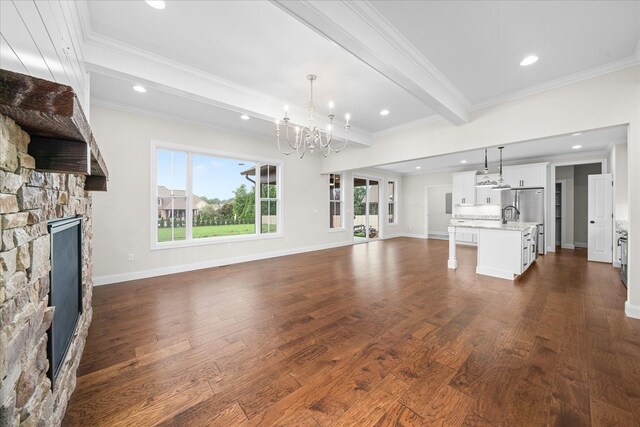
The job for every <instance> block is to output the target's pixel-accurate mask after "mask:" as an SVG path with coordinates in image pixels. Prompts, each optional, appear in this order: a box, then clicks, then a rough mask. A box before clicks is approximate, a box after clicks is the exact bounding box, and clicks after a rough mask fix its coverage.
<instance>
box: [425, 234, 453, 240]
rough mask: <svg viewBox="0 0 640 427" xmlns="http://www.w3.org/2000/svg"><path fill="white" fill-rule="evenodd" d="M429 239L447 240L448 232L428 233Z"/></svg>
mask: <svg viewBox="0 0 640 427" xmlns="http://www.w3.org/2000/svg"><path fill="white" fill-rule="evenodd" d="M429 239H438V240H449V233H429Z"/></svg>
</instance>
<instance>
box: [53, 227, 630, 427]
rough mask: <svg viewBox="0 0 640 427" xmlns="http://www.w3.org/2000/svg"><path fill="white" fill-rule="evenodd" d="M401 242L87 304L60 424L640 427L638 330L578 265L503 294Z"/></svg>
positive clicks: (569, 258)
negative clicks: (87, 319) (81, 347)
mask: <svg viewBox="0 0 640 427" xmlns="http://www.w3.org/2000/svg"><path fill="white" fill-rule="evenodd" d="M447 244H448V243H447V242H446V241H438V240H420V239H408V238H399V239H392V240H387V241H379V242H373V243H369V244H363V245H356V246H352V247H344V248H339V249H332V250H326V251H321V252H311V253H306V254H301V255H294V256H289V257H283V258H276V259H270V260H264V261H256V262H250V263H245V264H237V265H233V266H228V267H223V268H217V269H209V270H200V271H195V272H191V273H185V274H176V275H172V276H164V277H159V278H153V279H146V280H138V281H135V282H128V283H123V284H118V285H110V286H102V287H97V288H95V291H94V320H93V324H92V325H91V330H90V333H89V337H88V340H87V345H86V349H85V353H84V355H83V359H82V362H81V366H80V369H79V378H78V381H77V387H76V390H75V392H74V394H73V397H72V399H71V401H70V403H69V406H68V409H67V415H66V418H65V420H64V425H67V426H75V425H87V426H101V425H104V426H107V425H109V426H111V425H127V426H138V425H163V426H208V425H220V426H232V425H269V426H271V425H288V426H303V425H322V426H334V425H357V426H368V425H430V426H431V425H446V426H454V425H466V426H474V425H478V426H485V425H504V426H528V425H563V426H580V425H620V426H632V425H635V426H640V320H634V319H629V318H627V317H625V315H624V302H625V300H626V291H625V289H624V287H623V286H622V284H621V283H620V280H619V278H618V275H617V270H615V269H614V268H612V267H611V266H610V265H607V264H600V263H588V262H587V261H586V254H585V252H584V251H579V250H577V251H566V250H563V251H561V252H558V253H556V254H548V255H545V256H543V257H540V258H538V261H537V262H536V263H535V264H534V265H533V266H532V268H531V269H530V270H529V271H528V272H527V273H526V274H525V275H524V277H522V278H520V279H519V280H517V281H515V282H510V281H506V280H500V279H494V278H490V277H486V276H479V275H476V274H475V273H474V269H475V249H474V248H471V247H464V246H462V247H459V250H458V262H459V266H460V267H459V268H458V270H456V271H454V270H449V269H447V266H446V264H447V262H446V260H447Z"/></svg>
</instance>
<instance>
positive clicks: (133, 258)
mask: <svg viewBox="0 0 640 427" xmlns="http://www.w3.org/2000/svg"><path fill="white" fill-rule="evenodd" d="M135 259H136V255H135V254H129V256H127V261H129V262H132V261H135Z"/></svg>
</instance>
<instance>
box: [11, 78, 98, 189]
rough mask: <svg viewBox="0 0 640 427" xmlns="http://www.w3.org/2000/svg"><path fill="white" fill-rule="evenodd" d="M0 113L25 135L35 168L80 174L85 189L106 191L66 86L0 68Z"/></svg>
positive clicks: (86, 124)
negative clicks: (28, 138)
mask: <svg viewBox="0 0 640 427" xmlns="http://www.w3.org/2000/svg"><path fill="white" fill-rule="evenodd" d="M0 113H1V114H4V115H5V116H8V117H11V118H12V119H13V120H14V121H15V122H16V123H17V124H18V125H19V126H20V127H21V128H22V129H23V130H24V131H25V132H27V133H28V134H29V135H30V136H31V143H30V144H29V154H30V155H31V156H33V157H34V158H35V160H36V168H37V169H39V170H46V171H51V172H63V173H75V174H82V175H86V182H85V189H86V190H87V191H106V190H107V180H108V178H109V173H108V171H107V166H106V164H105V162H104V159H103V158H102V155H101V154H100V150H99V149H98V144H97V142H96V140H95V138H94V137H93V133H92V132H91V128H90V127H89V122H88V121H87V118H86V117H85V115H84V113H83V111H82V108H81V107H80V103H79V101H78V97H77V96H76V94H75V92H74V91H73V89H72V88H71V86H66V85H62V84H59V83H54V82H50V81H47V80H43V79H38V78H36V77H31V76H27V75H25V74H19V73H14V72H12V71H7V70H3V69H0Z"/></svg>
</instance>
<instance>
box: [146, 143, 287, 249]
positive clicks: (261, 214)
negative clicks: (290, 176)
mask: <svg viewBox="0 0 640 427" xmlns="http://www.w3.org/2000/svg"><path fill="white" fill-rule="evenodd" d="M152 164H153V165H154V167H155V182H154V183H153V184H152V185H153V187H154V188H153V194H155V197H154V201H153V203H154V209H153V218H154V222H155V225H154V227H153V230H154V232H153V236H152V241H153V243H154V246H156V247H163V246H173V245H174V244H179V245H184V244H189V243H196V242H212V241H216V240H224V239H225V238H226V239H230V238H231V239H233V238H235V239H237V238H243V237H244V238H251V237H257V236H259V235H265V234H267V235H268V234H271V235H272V234H275V233H278V232H279V231H280V230H279V228H280V227H279V215H278V210H279V203H280V201H279V199H280V197H279V194H280V192H279V172H280V170H279V169H280V167H279V165H278V164H276V162H261V161H256V160H247V159H242V158H234V157H226V156H218V155H213V154H208V153H200V152H195V151H190V150H184V149H181V148H176V147H174V146H164V145H162V146H161V145H159V144H152ZM256 187H258V188H256ZM256 190H257V191H256Z"/></svg>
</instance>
